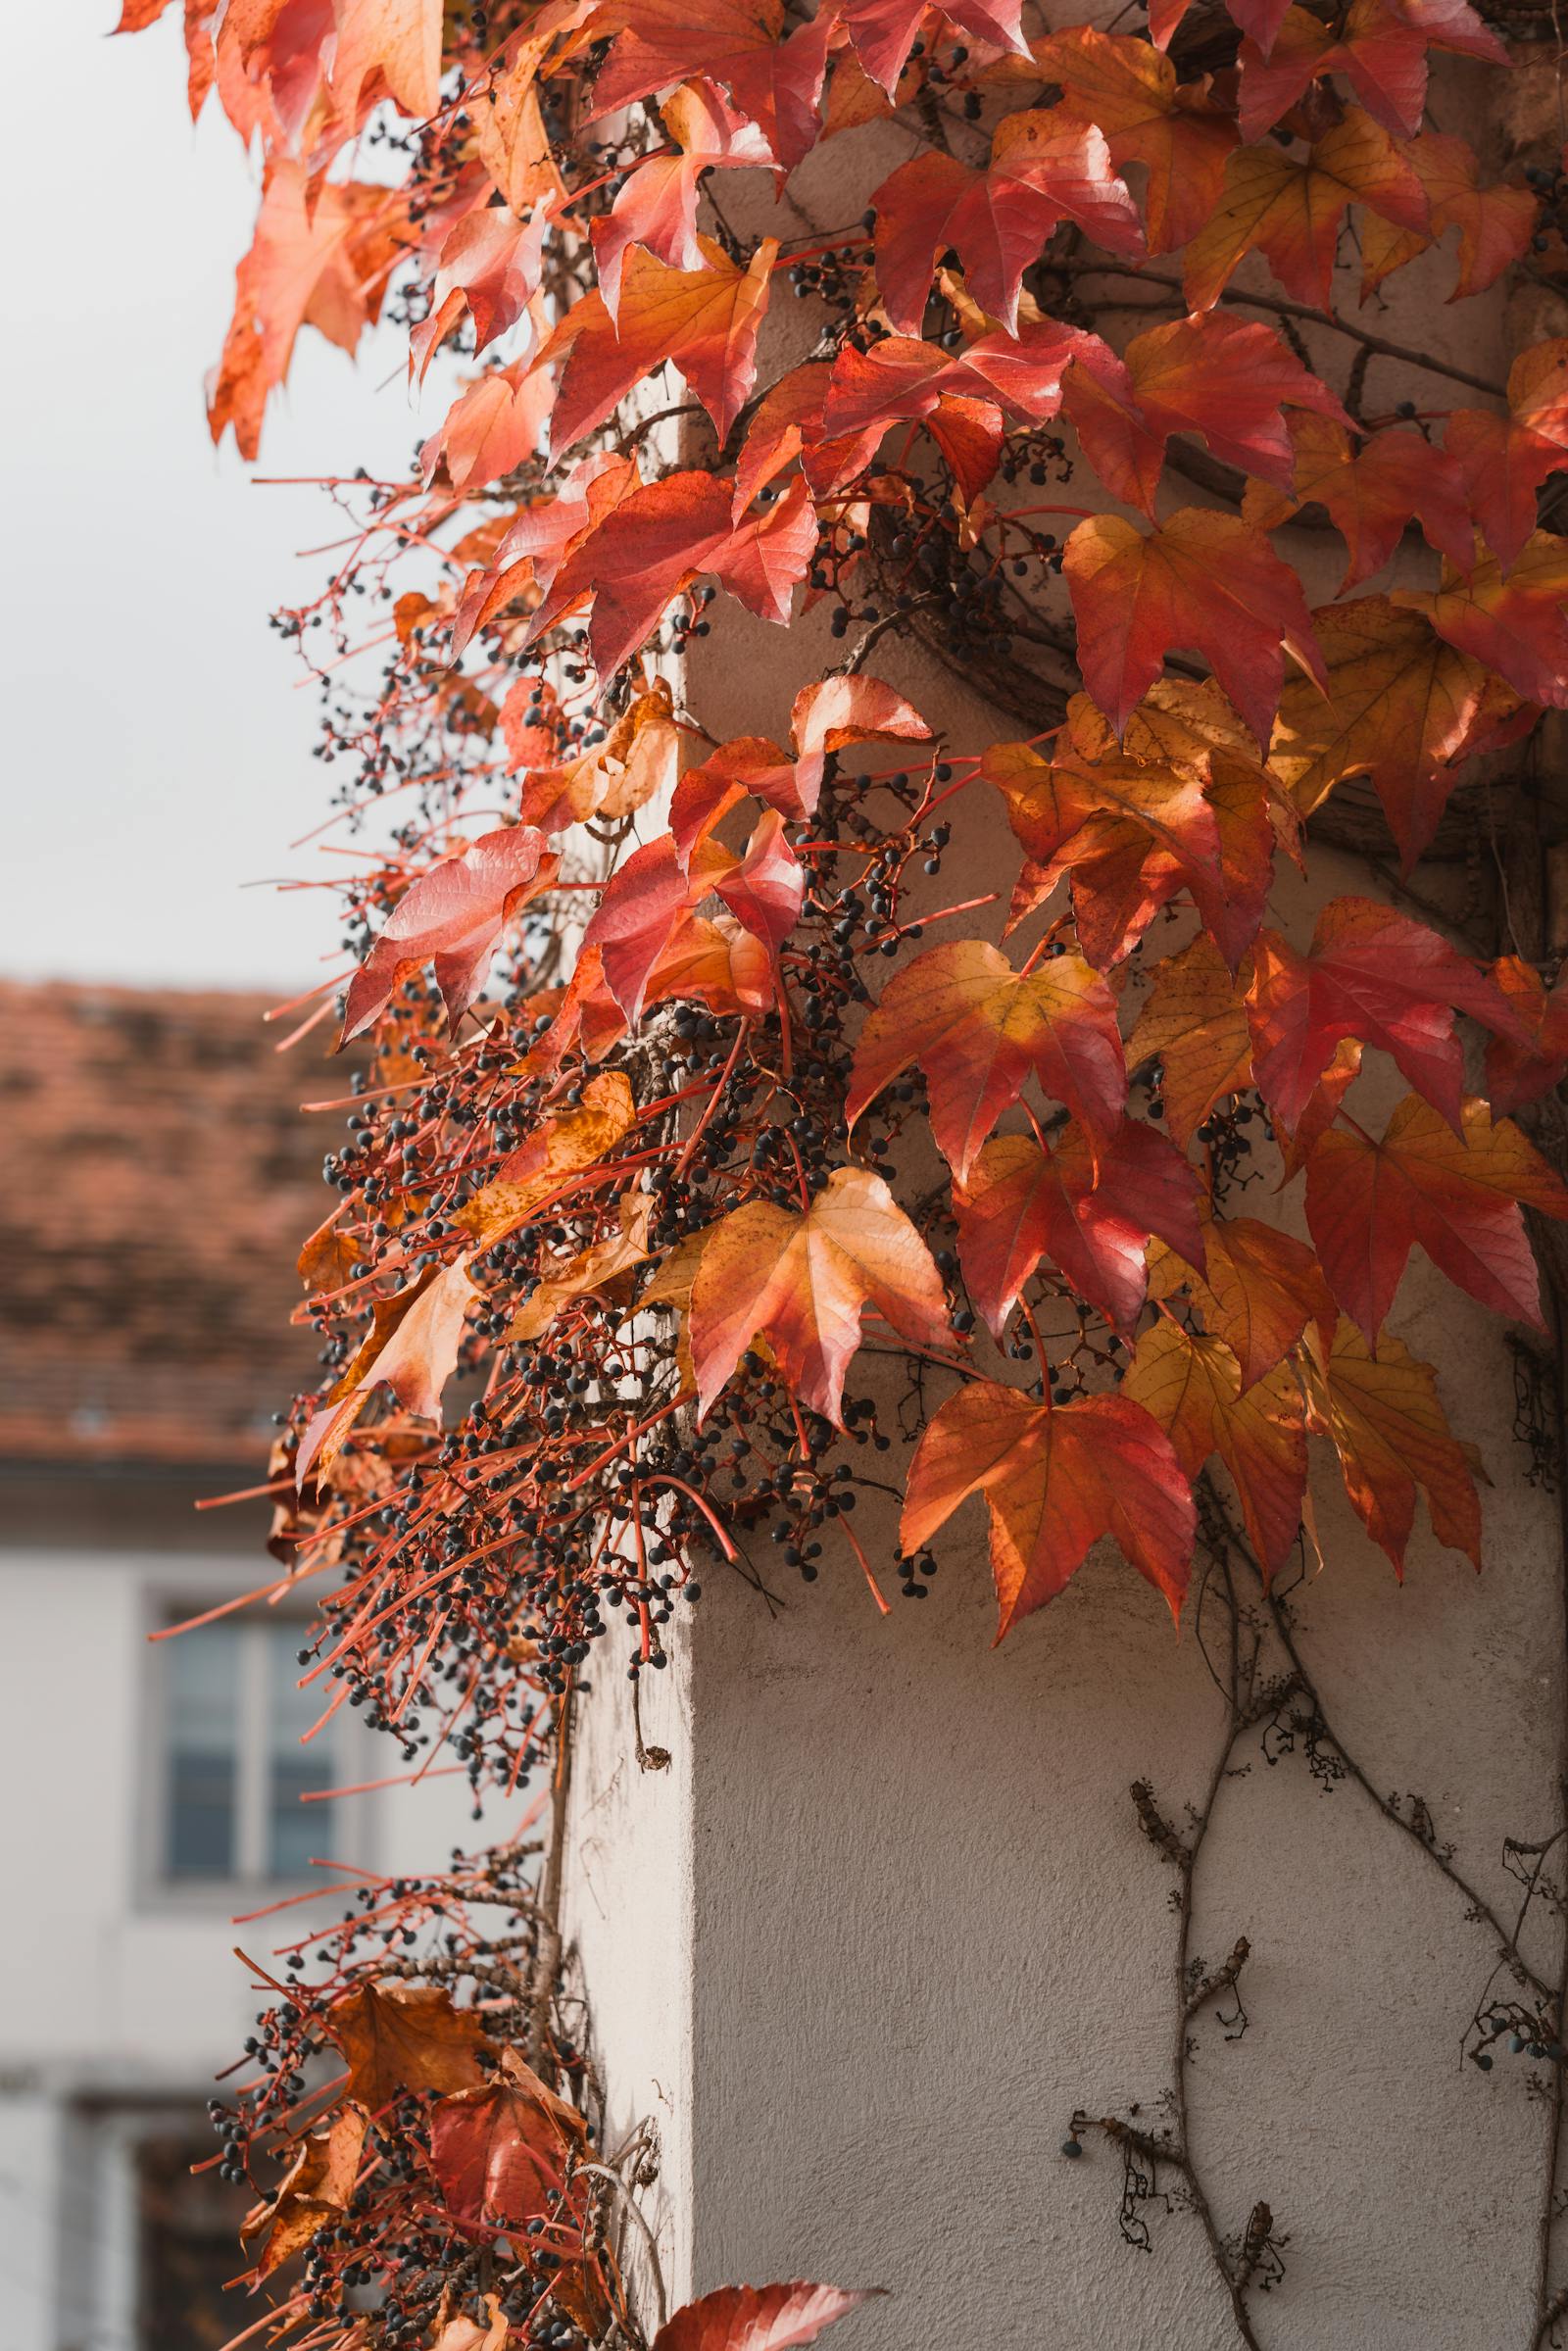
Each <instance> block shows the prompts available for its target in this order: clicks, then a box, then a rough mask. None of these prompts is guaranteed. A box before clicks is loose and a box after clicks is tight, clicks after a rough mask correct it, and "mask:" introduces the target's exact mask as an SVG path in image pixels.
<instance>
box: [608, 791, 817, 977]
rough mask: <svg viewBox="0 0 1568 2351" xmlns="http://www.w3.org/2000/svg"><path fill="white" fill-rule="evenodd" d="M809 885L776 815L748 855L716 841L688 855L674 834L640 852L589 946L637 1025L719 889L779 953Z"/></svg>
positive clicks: (611, 893)
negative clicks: (675, 947)
mask: <svg viewBox="0 0 1568 2351" xmlns="http://www.w3.org/2000/svg"><path fill="white" fill-rule="evenodd" d="M805 883H806V877H805V872H804V869H803V867H802V865H801V862H800V860H799V858H798V857H796V856H795V853H794V851H793V850H792V849H791V848H790V846H789V844H788V842H787V841H786V840H785V839H784V828H783V819H782V817H780V816H779V815H778V813H777V812H776V810H771V809H770V810H768V811H767V813H766V814H765V815H764V816H763V817H762V818H761V820H760V822H759V824H758V825H757V827H756V829H755V830H754V832H753V834H752V838H751V841H750V843H749V844H748V847H747V851H746V855H745V856H744V857H731V856H730V854H729V853H728V851H726V850H724V849H722V848H720V847H719V846H718V844H717V843H715V842H711V841H705V842H701V843H699V844H698V846H697V850H696V852H695V853H694V854H692V855H690V856H689V857H682V855H681V853H680V849H679V846H678V844H677V843H676V841H675V838H674V836H673V834H671V833H662V834H661V835H660V837H659V839H658V840H657V841H650V842H648V843H646V844H645V845H644V846H643V847H642V848H641V849H636V850H633V852H632V854H631V856H630V857H627V858H626V859H625V860H624V861H623V862H622V863H621V864H620V865H618V866H617V867H616V869H615V871H614V872H613V874H612V876H611V878H610V881H609V882H608V884H607V885H606V888H605V892H604V895H603V897H602V898H601V899H600V902H599V905H598V907H597V908H596V910H595V912H594V915H593V919H592V920H591V922H590V923H589V925H588V928H587V930H586V932H585V933H584V934H583V948H584V951H585V952H586V951H588V950H596V951H597V952H598V954H599V955H600V956H601V958H602V961H603V967H604V974H605V983H606V986H607V987H608V988H609V990H610V993H611V995H612V996H613V998H614V1000H615V1002H616V1004H619V1006H620V1008H621V1010H622V1011H623V1012H624V1013H625V1015H626V1017H627V1019H628V1020H635V1019H637V1018H638V1016H639V1015H640V1013H641V1011H642V1007H643V1002H644V998H645V995H646V993H647V989H648V986H649V982H650V979H651V976H652V974H653V972H654V970H655V968H656V966H657V965H658V962H659V960H660V958H661V956H662V955H664V953H665V952H666V950H667V949H668V947H669V945H670V942H671V940H672V939H673V937H674V935H675V933H676V930H677V927H678V926H679V925H680V924H681V923H682V922H683V920H684V919H685V917H686V916H687V915H688V914H689V913H690V912H691V911H692V910H693V909H694V908H695V907H696V906H697V905H698V904H699V902H700V901H701V900H702V899H704V898H706V897H708V896H709V895H710V894H711V892H715V891H716V892H717V894H718V895H719V896H720V897H721V898H722V899H723V901H724V903H725V905H726V906H728V907H729V909H730V912H731V913H732V914H734V915H735V916H736V918H737V919H738V920H739V921H740V922H742V923H743V924H744V925H745V927H746V928H747V929H748V930H749V931H751V932H752V933H753V935H754V936H755V937H757V938H759V939H761V940H764V941H765V942H766V943H767V944H768V945H769V946H771V947H774V948H776V947H778V946H779V945H780V944H781V943H782V942H783V940H784V939H785V938H786V937H787V936H788V934H789V932H790V931H791V930H792V929H793V928H794V925H795V920H796V917H797V916H798V914H799V912H800V909H801V900H802V897H803V895H804V892H805Z"/></svg>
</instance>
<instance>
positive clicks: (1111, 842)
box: [980, 695, 1275, 970]
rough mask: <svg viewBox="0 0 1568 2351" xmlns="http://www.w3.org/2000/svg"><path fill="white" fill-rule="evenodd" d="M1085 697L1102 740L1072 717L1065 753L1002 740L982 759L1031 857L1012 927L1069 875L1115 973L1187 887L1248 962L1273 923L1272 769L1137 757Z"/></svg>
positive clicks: (1089, 936)
mask: <svg viewBox="0 0 1568 2351" xmlns="http://www.w3.org/2000/svg"><path fill="white" fill-rule="evenodd" d="M1074 703H1075V704H1078V705H1082V707H1083V709H1084V710H1087V711H1091V712H1093V716H1094V721H1095V725H1096V726H1097V727H1098V729H1099V738H1098V739H1097V740H1094V741H1093V742H1091V741H1090V739H1089V736H1090V730H1089V728H1088V726H1087V725H1086V724H1085V723H1084V722H1083V720H1082V719H1081V718H1079V719H1077V720H1076V721H1074V720H1073V719H1072V718H1071V716H1070V718H1069V726H1070V734H1069V736H1068V738H1067V739H1065V740H1063V739H1061V738H1058V745H1057V757H1056V758H1055V759H1050V760H1048V759H1042V758H1041V756H1040V754H1039V753H1037V752H1035V751H1033V750H1032V749H1031V748H1030V747H1029V746H1028V745H1027V744H1017V743H1001V744H993V746H992V747H991V749H990V751H988V752H987V753H986V754H985V756H984V758H983V759H982V761H981V768H980V772H981V774H982V775H983V776H984V777H985V778H986V780H987V781H988V782H990V783H993V784H995V785H996V786H997V788H998V789H999V790H1000V791H1001V792H1002V794H1003V795H1004V797H1005V800H1006V803H1007V820H1008V823H1009V824H1010V826H1011V828H1012V831H1013V833H1014V835H1015V836H1016V838H1017V839H1018V840H1019V841H1020V842H1021V843H1022V845H1023V848H1024V850H1025V851H1026V853H1027V857H1028V862H1027V863H1026V864H1025V866H1024V869H1023V872H1022V873H1021V875H1020V876H1019V879H1018V882H1017V885H1016V887H1015V888H1014V891H1013V897H1012V904H1011V906H1010V907H1009V909H1008V916H1007V925H1008V929H1009V930H1010V929H1012V928H1014V927H1015V926H1016V925H1017V924H1018V923H1019V922H1021V921H1022V920H1023V918H1024V916H1025V915H1027V914H1029V913H1031V912H1033V910H1034V909H1035V908H1036V907H1037V906H1042V905H1044V904H1045V902H1046V901H1047V900H1048V899H1049V898H1050V896H1051V894H1052V892H1053V891H1054V889H1055V887H1056V884H1057V882H1058V881H1059V880H1060V879H1061V877H1062V876H1063V875H1064V874H1066V875H1070V876H1071V880H1072V890H1073V911H1074V917H1075V921H1076V926H1077V932H1078V945H1079V948H1080V949H1081V951H1082V953H1083V954H1084V955H1086V956H1087V958H1088V960H1089V961H1090V962H1091V963H1093V964H1094V965H1095V966H1096V968H1097V969H1098V970H1105V969H1107V968H1108V967H1109V966H1110V965H1111V964H1113V963H1115V962H1118V961H1119V960H1120V959H1121V958H1122V956H1124V955H1127V954H1128V953H1130V951H1131V950H1132V948H1134V947H1135V946H1136V945H1137V944H1138V941H1139V939H1140V938H1141V937H1142V935H1143V932H1144V930H1145V929H1146V928H1147V926H1148V924H1149V922H1150V920H1151V919H1152V916H1153V915H1154V913H1155V912H1157V910H1158V909H1159V907H1160V906H1164V905H1166V904H1167V903H1168V902H1169V900H1170V899H1171V898H1173V897H1174V896H1175V894H1176V893H1177V891H1178V890H1180V889H1183V888H1185V889H1187V890H1188V891H1190V892H1191V894H1192V897H1193V900H1194V903H1195V904H1196V905H1197V906H1199V907H1200V909H1201V912H1202V915H1203V920H1204V923H1205V925H1206V926H1207V927H1208V928H1209V929H1210V930H1211V931H1212V932H1213V933H1214V935H1215V937H1216V939H1217V940H1218V942H1219V944H1220V946H1221V948H1222V950H1223V952H1224V953H1225V954H1226V955H1227V956H1228V957H1229V958H1230V959H1232V960H1236V959H1239V958H1240V956H1241V955H1242V954H1243V953H1244V952H1245V949H1246V946H1247V943H1248V941H1249V939H1250V937H1251V935H1252V933H1253V932H1254V931H1255V930H1256V928H1257V925H1258V923H1259V922H1260V921H1261V919H1262V915H1263V908H1264V904H1265V901H1266V898H1267V894H1268V882H1269V875H1270V871H1271V869H1272V864H1273V855H1274V846H1275V844H1274V833H1273V829H1272V826H1271V823H1270V818H1269V814H1268V810H1267V807H1266V800H1267V791H1268V787H1267V781H1266V779H1265V778H1263V777H1262V775H1261V771H1260V770H1259V769H1257V768H1256V766H1255V764H1254V763H1249V764H1248V765H1247V766H1246V767H1244V766H1243V765H1242V764H1241V763H1240V762H1233V761H1230V760H1228V759H1223V758H1222V759H1220V761H1219V763H1218V766H1217V769H1216V768H1214V767H1211V769H1210V772H1209V774H1208V775H1207V776H1203V775H1201V774H1200V773H1199V772H1198V771H1197V769H1196V768H1195V767H1194V766H1192V765H1185V766H1182V767H1176V766H1171V765H1168V764H1166V763H1165V762H1163V761H1160V760H1144V759H1132V758H1129V757H1128V756H1127V755H1126V754H1125V753H1124V752H1123V751H1122V750H1121V749H1120V747H1119V746H1118V744H1117V743H1116V740H1115V737H1114V735H1113V734H1112V732H1111V730H1110V729H1109V727H1108V726H1107V725H1106V723H1105V721H1104V719H1103V717H1102V716H1101V714H1100V712H1099V711H1098V710H1095V709H1094V705H1093V704H1092V703H1090V702H1089V700H1088V697H1087V696H1082V695H1080V696H1075V697H1074ZM1080 746H1083V748H1080Z"/></svg>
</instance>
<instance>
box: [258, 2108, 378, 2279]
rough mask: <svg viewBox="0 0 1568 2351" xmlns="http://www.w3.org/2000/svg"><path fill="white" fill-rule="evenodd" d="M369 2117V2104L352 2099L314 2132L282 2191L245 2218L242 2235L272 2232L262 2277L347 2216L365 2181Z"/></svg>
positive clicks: (264, 2251) (260, 2269)
mask: <svg viewBox="0 0 1568 2351" xmlns="http://www.w3.org/2000/svg"><path fill="white" fill-rule="evenodd" d="M369 2119H370V2118H369V2116H368V2113H367V2112H366V2110H365V2108H364V2107H363V2106H357V2105H355V2104H354V2103H353V2102H352V2101H351V2102H350V2103H349V2104H347V2105H345V2106H343V2107H341V2108H340V2109H339V2110H338V2112H337V2113H336V2114H335V2115H334V2116H333V2118H332V2120H331V2121H330V2122H329V2123H323V2124H322V2125H320V2126H319V2129H317V2130H315V2131H310V2132H308V2133H307V2135H306V2137H305V2138H304V2140H303V2141H302V2142H301V2145H300V2151H299V2153H298V2154H297V2155H296V2156H295V2158H294V2161H293V2163H292V2164H291V2165H290V2167H289V2169H288V2171H287V2172H286V2173H285V2174H284V2176H283V2178H282V2179H281V2180H279V2181H278V2184H277V2192H276V2195H275V2196H274V2197H272V2198H271V2200H270V2202H268V2203H266V2204H257V2205H254V2206H253V2207H252V2209H251V2210H250V2212H248V2213H247V2214H246V2216H245V2218H244V2220H243V2221H242V2222H241V2223H240V2231H239V2232H240V2235H241V2237H242V2238H246V2239H248V2238H250V2237H253V2236H259V2235H260V2234H261V2233H262V2231H263V2230H264V2229H265V2230H266V2232H267V2239H266V2242H265V2244H264V2245H263V2247H262V2249H261V2252H260V2254H259V2255H258V2257H257V2262H256V2275H257V2277H258V2278H270V2276H271V2274H272V2272H273V2271H274V2270H277V2269H281V2268H282V2266H283V2264H284V2262H285V2261H287V2260H288V2259H289V2258H290V2256H291V2255H292V2254H295V2253H299V2252H301V2251H303V2249H304V2248H305V2246H307V2245H308V2244H309V2243H310V2242H311V2240H312V2238H313V2237H315V2236H318V2235H319V2233H320V2231H321V2230H322V2229H326V2228H330V2227H334V2226H335V2225H336V2224H337V2223H338V2222H339V2221H341V2220H342V2218H343V2216H344V2214H345V2213H346V2212H347V2211H348V2208H349V2203H350V2199H351V2198H352V2196H353V2194H354V2190H355V2187H356V2186H357V2184H358V2182H359V2177H360V2159H361V2156H362V2154H363V2152H364V2148H365V2132H366V2128H367V2126H368V2123H369Z"/></svg>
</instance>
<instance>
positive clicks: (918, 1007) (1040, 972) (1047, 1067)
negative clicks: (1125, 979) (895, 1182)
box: [845, 939, 1127, 1183]
mask: <svg viewBox="0 0 1568 2351" xmlns="http://www.w3.org/2000/svg"><path fill="white" fill-rule="evenodd" d="M916 1064H918V1065H919V1067H920V1068H921V1069H922V1070H923V1071H924V1073H925V1079H926V1084H927V1087H928V1089H929V1092H930V1101H931V1131H932V1134H933V1135H934V1136H935V1138H936V1143H937V1148H938V1150H939V1151H942V1153H943V1155H944V1156H945V1157H946V1159H947V1160H948V1163H949V1165H950V1166H951V1167H952V1169H953V1171H954V1173H955V1175H956V1176H957V1178H958V1180H959V1182H960V1183H961V1182H963V1181H964V1179H965V1178H966V1177H967V1175H968V1172H969V1169H970V1167H971V1165H972V1164H973V1162H974V1158H975V1154H976V1153H977V1152H978V1151H979V1149H980V1146H981V1144H982V1143H984V1141H985V1139H986V1137H987V1136H988V1135H989V1134H990V1132H991V1130H992V1128H993V1127H994V1126H995V1125H996V1123H997V1120H998V1119H999V1118H1000V1117H1001V1115H1002V1113H1003V1111H1004V1110H1005V1108H1006V1106H1007V1104H1008V1103H1009V1102H1014V1101H1016V1100H1017V1097H1018V1094H1019V1092H1020V1090H1021V1088H1022V1087H1023V1084H1024V1082H1025V1080H1026V1079H1027V1078H1028V1076H1029V1075H1030V1073H1031V1072H1033V1074H1034V1076H1035V1077H1036V1078H1037V1079H1038V1080H1039V1082H1040V1084H1041V1086H1042V1087H1043V1088H1044V1090H1045V1092H1046V1093H1047V1094H1048V1095H1050V1096H1052V1097H1053V1098H1054V1100H1055V1101H1057V1102H1065V1103H1066V1104H1067V1106H1068V1108H1069V1109H1070V1110H1071V1111H1072V1112H1073V1113H1074V1115H1075V1116H1076V1117H1077V1118H1079V1119H1080V1120H1081V1121H1082V1122H1083V1124H1084V1126H1085V1127H1086V1128H1087V1129H1088V1131H1089V1133H1090V1134H1091V1135H1092V1136H1094V1137H1095V1138H1096V1139H1097V1141H1103V1140H1104V1139H1105V1138H1107V1137H1108V1136H1109V1134H1110V1133H1111V1131H1112V1130H1113V1128H1114V1127H1115V1125H1116V1122H1117V1120H1118V1119H1119V1117H1120V1115H1121V1107H1122V1103H1123V1102H1125V1100H1126V1096H1127V1073H1126V1068H1125V1065H1124V1062H1123V1059H1122V1050H1121V1035H1120V1032H1119V1030H1118V1028H1117V1025H1116V1004H1115V999H1114V998H1113V997H1112V995H1111V993H1110V990H1109V988H1108V987H1107V986H1106V985H1105V982H1104V981H1103V979H1102V978H1101V977H1100V974H1099V973H1098V972H1096V971H1094V970H1092V969H1091V967H1090V966H1089V964H1088V963H1086V962H1085V961H1084V959H1083V957H1082V955H1072V954H1070V953H1069V954H1063V955H1056V956H1054V957H1051V958H1049V959H1048V960H1046V961H1044V962H1042V963H1040V964H1039V965H1038V966H1037V967H1036V968H1035V969H1034V970H1033V971H1023V972H1020V971H1015V970H1014V969H1013V967H1012V965H1011V964H1010V963H1009V962H1008V961H1007V958H1006V957H1005V955H1002V954H1001V953H999V951H998V950H997V949H996V948H994V947H992V946H990V945H989V944H988V942H987V941H985V940H983V939H957V940H951V941H948V942H947V943H946V944H944V945H943V946H941V947H933V948H929V949H927V951H926V953H925V954H924V955H918V956H916V958H915V960H914V961H913V962H912V963H910V964H908V965H907V967H906V968H905V969H904V970H903V971H901V972H899V973H898V974H897V976H896V977H895V978H894V979H892V980H890V981H889V983H888V985H887V987H886V988H884V990H883V991H882V998H881V1002H880V1003H879V1004H877V1006H876V1008H875V1010H874V1011H872V1012H871V1013H870V1014H869V1015H868V1016H867V1019H866V1022H865V1026H864V1027H863V1028H862V1030H861V1031H860V1039H859V1043H858V1046H857V1048H856V1053H855V1066H854V1071H853V1074H852V1076H851V1080H850V1090H849V1097H848V1100H847V1101H846V1102H845V1116H846V1118H847V1119H848V1120H849V1123H850V1125H851V1127H852V1128H853V1127H854V1125H855V1122H856V1120H857V1119H858V1117H859V1116H860V1113H861V1112H862V1111H863V1110H864V1109H865V1107H866V1104H867V1103H868V1102H871V1101H872V1100H873V1098H874V1097H875V1096H876V1095H878V1094H880V1093H881V1091H882V1089H883V1087H884V1086H891V1085H892V1084H893V1082H894V1081H895V1079H897V1078H900V1077H902V1076H903V1075H904V1072H905V1071H906V1070H907V1069H910V1068H912V1067H914V1066H915V1065H916Z"/></svg>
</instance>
